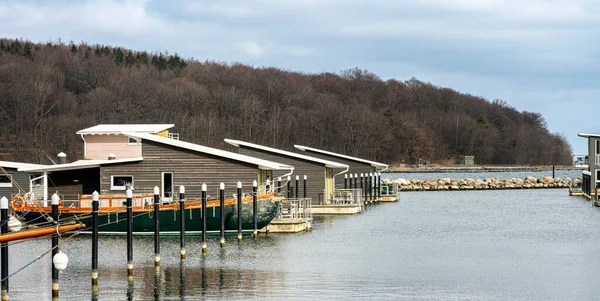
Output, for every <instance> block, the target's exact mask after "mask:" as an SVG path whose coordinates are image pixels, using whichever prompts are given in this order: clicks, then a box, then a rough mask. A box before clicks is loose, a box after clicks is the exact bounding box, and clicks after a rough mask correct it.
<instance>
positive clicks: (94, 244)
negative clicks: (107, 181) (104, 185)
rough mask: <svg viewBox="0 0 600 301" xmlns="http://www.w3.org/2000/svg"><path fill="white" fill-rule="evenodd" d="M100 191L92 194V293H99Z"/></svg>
mask: <svg viewBox="0 0 600 301" xmlns="http://www.w3.org/2000/svg"><path fill="white" fill-rule="evenodd" d="M99 200H100V194H99V193H98V191H94V192H93V193H92V291H94V292H97V291H98V202H99Z"/></svg>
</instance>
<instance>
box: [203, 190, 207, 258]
mask: <svg viewBox="0 0 600 301" xmlns="http://www.w3.org/2000/svg"><path fill="white" fill-rule="evenodd" d="M202 254H205V255H206V184H205V183H202Z"/></svg>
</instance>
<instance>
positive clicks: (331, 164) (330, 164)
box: [225, 139, 348, 168]
mask: <svg viewBox="0 0 600 301" xmlns="http://www.w3.org/2000/svg"><path fill="white" fill-rule="evenodd" d="M225 142H227V143H229V144H231V145H234V146H237V147H239V146H240V145H243V146H247V147H251V148H256V149H260V150H264V151H267V152H272V153H276V154H280V155H284V156H288V157H293V158H298V159H302V160H307V161H311V162H317V163H321V164H323V165H325V166H327V167H330V168H348V165H346V164H342V163H337V162H333V161H329V160H324V159H320V158H315V157H310V156H307V155H302V154H297V153H293V152H288V151H284V150H281V149H276V148H272V147H268V146H263V145H258V144H254V143H250V142H244V141H239V140H233V139H225Z"/></svg>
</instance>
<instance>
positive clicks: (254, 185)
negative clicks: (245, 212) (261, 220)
mask: <svg viewBox="0 0 600 301" xmlns="http://www.w3.org/2000/svg"><path fill="white" fill-rule="evenodd" d="M268 191H269V179H267V192H268ZM257 194H258V182H256V180H254V181H252V221H253V222H254V232H252V235H253V236H254V239H256V238H257V237H258V229H257V228H258V195H257Z"/></svg>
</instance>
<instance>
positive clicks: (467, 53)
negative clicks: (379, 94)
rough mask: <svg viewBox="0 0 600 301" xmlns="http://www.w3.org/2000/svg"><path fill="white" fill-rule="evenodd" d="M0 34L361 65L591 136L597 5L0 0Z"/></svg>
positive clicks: (424, 0) (286, 62)
mask: <svg viewBox="0 0 600 301" xmlns="http://www.w3.org/2000/svg"><path fill="white" fill-rule="evenodd" d="M0 20H2V21H0V24H1V25H0V37H5V38H23V39H26V40H30V41H34V42H47V41H58V40H59V39H60V40H62V41H65V42H68V41H73V42H75V43H79V42H87V43H89V44H96V43H99V44H106V45H112V46H121V47H126V48H131V49H135V50H148V51H155V52H159V51H161V52H165V51H168V52H169V53H178V54H179V55H182V56H183V57H187V58H192V57H193V58H195V59H198V60H200V61H204V60H214V61H221V62H239V63H244V64H249V65H252V66H255V67H265V66H273V67H278V68H281V69H285V70H291V71H301V72H305V73H320V72H341V71H343V70H345V69H350V68H355V67H358V68H361V69H366V70H368V71H370V72H373V73H375V74H377V75H378V76H379V77H381V78H382V79H391V78H395V79H398V80H408V79H410V78H411V77H415V78H417V79H418V80H421V81H425V82H430V83H432V84H434V85H437V86H441V87H449V88H452V89H454V90H457V91H460V92H462V93H468V94H472V95H476V96H481V97H483V98H485V99H488V100H490V101H491V100H494V99H501V100H504V101H506V102H507V103H508V104H509V105H511V106H513V107H515V108H516V109H517V110H519V111H529V112H539V113H541V114H542V115H543V116H544V118H545V119H546V121H547V124H548V129H549V130H550V131H551V132H553V133H560V134H562V135H564V136H565V137H566V138H567V140H568V141H569V143H570V144H571V146H572V147H573V151H574V153H578V154H579V153H587V140H586V139H584V138H580V137H578V136H577V134H578V133H580V132H584V133H600V122H595V118H594V117H597V116H598V115H600V99H598V96H600V87H599V85H600V47H599V46H598V45H600V44H599V42H600V1H594V0H544V1H539V0H528V1H521V0H504V1H502V0H408V1H404V0H398V1H384V0H369V1H355V0H281V1H270V0H263V1H252V0H248V1H244V0H231V1H226V0H222V1H219V0H215V1H203V0H172V1H158V0H130V1H126V0H125V1H116V0H98V1H86V0H82V1H66V0H55V1H44V0H26V1H7V0H0Z"/></svg>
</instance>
